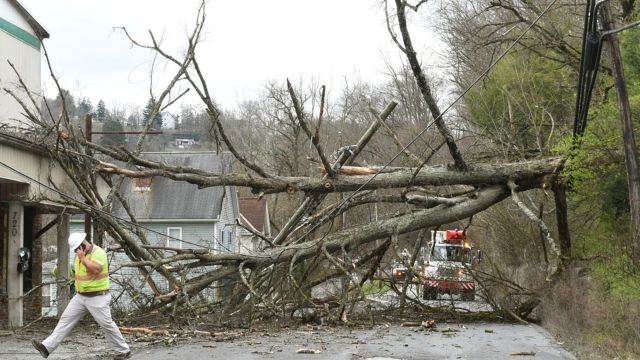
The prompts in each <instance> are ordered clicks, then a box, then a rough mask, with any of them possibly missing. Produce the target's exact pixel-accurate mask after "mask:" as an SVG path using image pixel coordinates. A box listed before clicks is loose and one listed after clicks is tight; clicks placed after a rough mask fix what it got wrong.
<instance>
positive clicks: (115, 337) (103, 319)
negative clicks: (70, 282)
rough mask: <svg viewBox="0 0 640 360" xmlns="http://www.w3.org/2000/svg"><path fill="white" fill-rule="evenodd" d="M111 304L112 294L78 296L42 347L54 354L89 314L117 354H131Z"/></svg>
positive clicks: (74, 298)
mask: <svg viewBox="0 0 640 360" xmlns="http://www.w3.org/2000/svg"><path fill="white" fill-rule="evenodd" d="M109 303H111V294H105V295H98V296H93V297H89V296H82V295H80V294H76V295H75V296H74V297H73V298H72V299H71V301H70V302H69V305H67V308H66V309H64V312H63V313H62V316H61V317H60V321H59V322H58V325H56V328H55V330H53V333H52V334H51V335H49V337H48V338H46V339H45V340H44V341H43V342H42V345H44V346H45V347H46V348H47V350H49V353H52V352H53V351H54V350H55V349H56V348H57V347H58V345H60V343H61V342H62V341H63V340H64V339H65V338H66V337H67V335H69V333H70V332H71V330H73V328H74V327H75V326H76V324H78V321H80V320H82V318H83V317H84V316H85V315H87V313H89V314H91V316H92V317H93V319H94V320H95V321H96V322H97V323H98V325H100V327H102V330H103V331H104V334H105V336H106V338H107V339H109V341H111V343H112V344H113V345H114V346H115V348H116V351H117V352H119V353H126V352H129V345H127V343H126V342H125V341H124V338H123V337H122V334H121V333H120V329H118V326H117V325H116V323H115V322H113V319H111V309H110V308H109Z"/></svg>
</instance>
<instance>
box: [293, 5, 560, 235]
mask: <svg viewBox="0 0 640 360" xmlns="http://www.w3.org/2000/svg"><path fill="white" fill-rule="evenodd" d="M557 1H558V0H553V1H552V2H551V3H549V5H548V6H547V7H546V8H545V9H544V10H543V11H542V12H541V13H540V15H538V17H537V18H536V19H535V20H534V21H533V22H532V23H531V24H530V25H529V27H527V29H525V31H524V32H523V33H522V34H520V36H518V37H517V38H516V39H515V40H514V41H513V43H512V44H511V45H510V46H509V47H508V48H507V49H506V50H505V51H504V52H503V53H502V54H501V55H500V56H498V58H497V59H496V60H495V61H494V62H493V63H492V64H490V65H489V66H488V67H487V69H485V70H484V71H483V72H482V73H481V74H480V75H479V76H478V77H477V78H476V79H475V80H474V81H473V82H472V83H471V84H470V85H469V86H468V87H467V88H466V89H465V90H464V91H463V92H462V94H460V95H459V96H458V97H457V98H456V99H455V100H454V101H453V102H452V103H451V104H449V106H447V107H446V108H445V109H444V111H442V112H441V113H440V115H438V117H437V118H436V119H434V120H433V121H432V122H431V123H429V124H428V125H427V126H426V127H425V128H424V129H422V131H420V132H419V133H418V135H416V136H415V137H414V138H413V139H412V140H411V141H410V142H409V143H408V144H407V145H405V146H404V147H403V148H402V149H401V150H400V151H399V152H398V153H397V154H396V155H395V156H393V157H392V158H391V160H389V161H388V162H387V163H386V164H384V166H382V167H381V168H380V169H378V170H377V171H376V172H375V173H374V174H373V175H371V177H370V178H369V179H368V180H367V181H365V182H364V184H362V185H360V187H358V188H357V189H356V190H355V191H354V192H353V193H351V194H350V195H349V196H348V197H346V198H345V199H343V200H342V201H341V202H340V203H339V204H338V205H337V206H336V207H335V208H334V209H333V210H332V211H331V212H329V213H328V214H327V215H325V218H324V219H328V218H334V217H335V216H337V212H339V211H340V210H341V209H342V207H343V206H344V205H345V204H346V203H347V202H348V201H350V200H351V199H352V198H353V197H354V196H356V195H357V194H358V193H359V192H360V191H362V189H364V187H365V186H367V185H368V184H369V183H371V181H373V179H375V178H376V177H377V176H378V175H380V174H381V173H382V171H384V170H385V169H386V168H387V167H388V166H389V165H391V163H392V162H394V161H395V160H396V159H397V158H398V157H399V156H400V155H402V154H403V153H404V152H405V151H406V150H407V149H408V148H409V147H410V146H411V145H413V144H414V143H415V142H416V141H417V140H418V139H419V138H420V137H421V136H422V135H423V134H424V133H425V132H426V131H427V130H428V129H429V128H430V127H431V126H432V125H433V124H434V123H435V122H436V121H437V120H439V119H440V118H442V117H443V116H444V115H445V114H446V113H447V112H448V111H449V110H451V109H452V108H453V106H454V105H455V104H456V103H458V101H460V99H462V98H463V97H464V96H465V95H466V94H467V93H468V92H469V91H470V90H471V89H472V88H473V87H474V86H475V85H476V84H477V83H478V82H480V80H482V78H484V77H485V76H486V75H487V74H488V73H489V71H491V69H492V68H493V67H495V66H496V65H497V64H498V62H500V61H501V60H502V59H503V58H504V57H505V56H506V55H507V54H508V53H509V51H511V49H513V48H514V47H515V46H516V45H517V44H518V43H519V42H520V40H522V38H523V37H524V36H525V35H526V34H527V33H528V32H529V31H530V30H531V29H532V28H533V27H534V26H535V25H536V24H537V23H538V21H539V20H540V19H541V18H542V16H544V15H545V14H546V13H547V12H548V11H549V10H550V9H551V7H552V6H553V5H554V4H555V3H556V2H557ZM322 223H323V221H321V220H320V221H318V223H317V224H316V225H314V226H312V227H311V229H310V230H308V231H307V232H306V233H304V234H303V235H302V236H300V237H299V238H298V239H297V240H300V239H302V238H304V237H306V236H308V235H309V234H310V233H311V232H313V231H314V230H316V229H317V228H318V227H319V226H320V225H321V224H322ZM297 240H296V241H297Z"/></svg>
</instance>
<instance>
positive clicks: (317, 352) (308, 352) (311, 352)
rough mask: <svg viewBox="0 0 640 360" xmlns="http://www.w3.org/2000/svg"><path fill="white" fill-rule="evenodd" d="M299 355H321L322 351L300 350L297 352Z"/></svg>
mask: <svg viewBox="0 0 640 360" xmlns="http://www.w3.org/2000/svg"><path fill="white" fill-rule="evenodd" d="M296 352H297V353H298V354H320V353H321V352H322V350H318V349H298V351H296Z"/></svg>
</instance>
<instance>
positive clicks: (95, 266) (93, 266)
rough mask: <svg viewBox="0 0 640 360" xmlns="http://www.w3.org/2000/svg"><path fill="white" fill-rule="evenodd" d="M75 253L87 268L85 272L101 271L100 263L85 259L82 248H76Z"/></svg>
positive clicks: (97, 272)
mask: <svg viewBox="0 0 640 360" xmlns="http://www.w3.org/2000/svg"><path fill="white" fill-rule="evenodd" d="M76 255H77V256H78V258H79V259H80V262H81V263H82V264H83V265H84V266H85V267H86V268H87V272H88V273H89V274H99V273H100V272H101V271H102V265H101V264H100V263H98V262H95V261H92V260H89V259H87V257H86V254H85V252H84V250H82V248H79V249H78V250H76Z"/></svg>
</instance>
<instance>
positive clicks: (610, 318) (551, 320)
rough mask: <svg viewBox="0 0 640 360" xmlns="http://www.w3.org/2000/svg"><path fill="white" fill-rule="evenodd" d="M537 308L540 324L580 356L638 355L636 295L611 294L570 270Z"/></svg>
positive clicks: (639, 327)
mask: <svg viewBox="0 0 640 360" xmlns="http://www.w3.org/2000/svg"><path fill="white" fill-rule="evenodd" d="M540 310H541V314H540V315H541V317H542V320H543V325H544V326H545V327H546V328H547V329H549V330H550V331H551V332H553V333H555V334H556V335H557V336H559V337H560V338H562V339H564V340H565V341H567V342H568V345H569V346H571V347H572V348H573V350H574V351H575V352H576V353H577V354H579V356H580V358H581V359H638V358H640V324H639V321H640V318H639V316H640V299H634V300H629V299H626V300H624V299H620V298H615V297H612V296H610V295H608V294H607V292H606V289H603V288H601V287H599V286H597V285H596V284H595V283H594V281H592V280H591V279H590V278H589V277H588V276H581V275H580V274H578V271H570V272H568V273H567V275H566V276H565V278H564V279H563V280H562V281H560V282H559V283H558V284H557V285H556V287H555V289H554V291H553V292H552V293H551V294H550V295H549V296H548V297H546V298H545V299H544V300H543V303H542V305H541V308H540Z"/></svg>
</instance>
